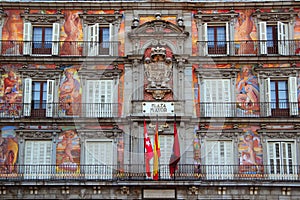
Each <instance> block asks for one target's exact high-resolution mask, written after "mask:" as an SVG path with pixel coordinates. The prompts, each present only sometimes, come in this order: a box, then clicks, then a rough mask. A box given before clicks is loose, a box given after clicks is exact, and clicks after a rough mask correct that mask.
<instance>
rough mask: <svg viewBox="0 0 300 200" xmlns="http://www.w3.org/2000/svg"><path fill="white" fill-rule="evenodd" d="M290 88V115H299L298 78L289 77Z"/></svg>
mask: <svg viewBox="0 0 300 200" xmlns="http://www.w3.org/2000/svg"><path fill="white" fill-rule="evenodd" d="M288 89H289V91H288V92H289V107H290V115H298V114H299V110H298V109H299V108H298V97H297V78H296V77H289V81H288Z"/></svg>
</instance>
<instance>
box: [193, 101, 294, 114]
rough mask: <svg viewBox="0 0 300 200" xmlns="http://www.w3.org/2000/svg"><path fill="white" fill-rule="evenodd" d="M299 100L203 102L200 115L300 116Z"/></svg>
mask: <svg viewBox="0 0 300 200" xmlns="http://www.w3.org/2000/svg"><path fill="white" fill-rule="evenodd" d="M299 105H300V104H298V102H248V103H247V102H222V103H219V102H203V103H199V104H198V108H199V112H200V113H199V114H200V117H287V116H296V117H297V116H299V108H300V107H299Z"/></svg>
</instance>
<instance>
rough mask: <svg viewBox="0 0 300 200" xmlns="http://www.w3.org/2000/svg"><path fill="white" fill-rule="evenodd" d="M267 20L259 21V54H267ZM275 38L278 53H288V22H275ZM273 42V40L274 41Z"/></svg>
mask: <svg viewBox="0 0 300 200" xmlns="http://www.w3.org/2000/svg"><path fill="white" fill-rule="evenodd" d="M267 25H268V24H267V22H265V21H262V22H259V40H260V42H259V43H260V54H263V55H266V54H268V49H267ZM277 39H278V54H280V55H288V54H289V46H290V45H289V41H288V39H289V33H288V23H284V22H280V21H278V22H277ZM274 42H275V41H274Z"/></svg>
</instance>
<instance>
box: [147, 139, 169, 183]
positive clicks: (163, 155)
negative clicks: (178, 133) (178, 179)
mask: <svg viewBox="0 0 300 200" xmlns="http://www.w3.org/2000/svg"><path fill="white" fill-rule="evenodd" d="M153 138H154V137H153ZM173 141H174V136H173V135H160V136H159V142H160V158H159V164H160V170H159V171H160V178H162V179H163V178H169V177H170V170H169V162H170V157H171V154H172V151H173ZM152 144H153V145H154V139H153V142H152ZM152 160H153V159H152Z"/></svg>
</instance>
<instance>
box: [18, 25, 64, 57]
mask: <svg viewBox="0 0 300 200" xmlns="http://www.w3.org/2000/svg"><path fill="white" fill-rule="evenodd" d="M34 26H36V27H40V26H42V25H38V24H37V25H34ZM32 34H33V25H32V23H31V22H25V23H24V29H23V41H24V45H23V55H32V44H33V42H34V41H33V35H32ZM59 39H60V24H59V23H53V24H52V48H51V51H52V55H58V53H59ZM34 55H36V54H34ZM37 55H39V54H37ZM46 55H47V54H46ZM43 56H45V54H43Z"/></svg>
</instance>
